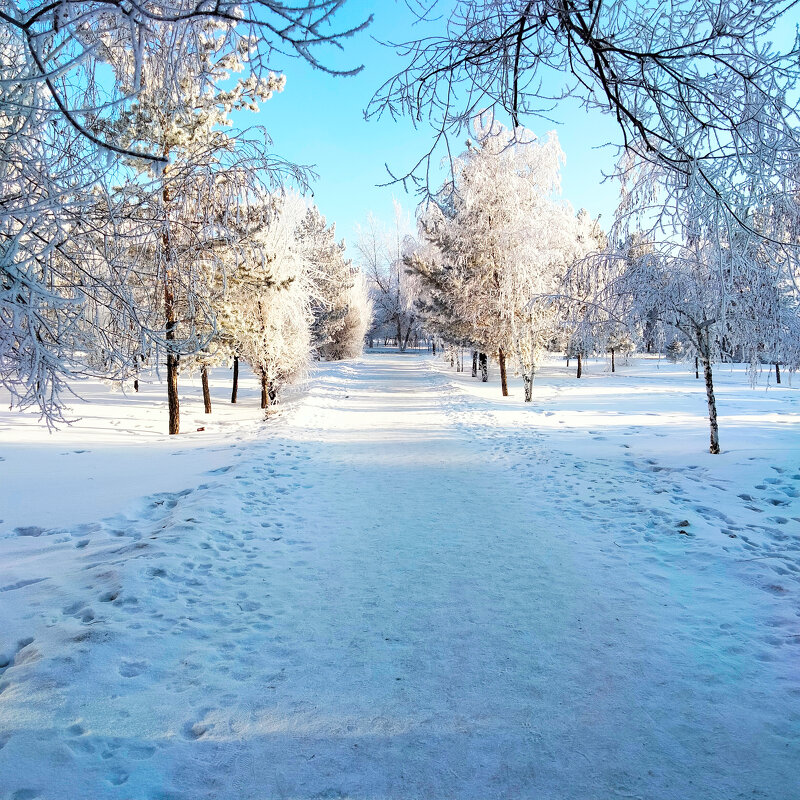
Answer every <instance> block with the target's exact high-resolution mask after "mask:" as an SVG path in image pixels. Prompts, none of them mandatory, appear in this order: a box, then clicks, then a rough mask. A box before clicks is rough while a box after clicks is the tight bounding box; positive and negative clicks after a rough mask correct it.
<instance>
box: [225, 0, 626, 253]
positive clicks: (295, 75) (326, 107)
mask: <svg viewBox="0 0 800 800" xmlns="http://www.w3.org/2000/svg"><path fill="white" fill-rule="evenodd" d="M370 14H373V15H374V22H373V24H372V25H371V26H370V27H369V28H368V30H367V31H365V32H364V33H361V34H359V35H357V36H355V37H353V38H351V39H348V40H345V41H344V50H343V51H342V52H341V53H339V52H336V51H330V52H329V53H328V55H327V57H323V61H324V62H325V63H326V64H328V65H330V66H332V67H337V68H349V67H353V66H358V65H359V64H363V65H364V70H363V71H362V72H361V73H360V74H359V75H357V76H355V77H335V76H331V75H328V74H326V73H324V72H320V71H318V70H314V69H312V68H311V67H310V66H308V65H307V64H305V63H303V62H300V61H298V60H295V59H290V58H276V59H275V63H274V67H275V68H276V70H280V71H282V72H283V73H284V74H285V75H286V76H287V84H286V90H285V91H284V92H283V93H282V94H280V95H276V96H275V97H273V99H271V100H270V101H268V102H267V103H264V104H263V105H262V109H261V111H260V113H259V114H257V115H248V117H249V119H248V120H244V119H242V120H240V122H241V123H247V122H249V123H250V124H253V123H254V124H258V125H263V126H264V127H265V128H266V129H267V131H268V132H269V134H270V136H271V137H272V139H273V142H274V149H275V152H276V153H277V154H278V155H280V156H282V157H284V158H287V159H290V160H292V161H296V162H299V163H304V164H313V165H315V168H316V171H317V173H318V174H319V178H318V180H317V181H316V182H315V184H314V187H313V188H314V201H315V202H316V203H317V205H318V206H319V208H320V210H321V211H322V213H323V214H324V215H325V216H326V217H327V218H328V221H329V222H331V221H335V222H336V231H337V235H338V237H339V238H342V237H344V238H345V239H346V240H347V241H348V242H349V243H352V242H353V241H354V238H355V230H356V225H357V224H358V223H359V222H363V221H364V220H365V219H366V217H367V214H368V213H369V212H370V211H372V212H373V213H374V214H375V215H376V216H377V217H379V218H381V219H385V220H386V221H387V222H389V221H390V220H391V219H392V214H393V212H392V198H393V197H397V199H398V200H399V201H400V202H401V204H402V205H403V207H404V208H405V209H406V210H407V211H408V212H409V213H412V214H413V210H414V207H415V206H416V204H417V202H418V200H417V198H416V196H415V195H414V194H413V193H405V192H404V190H403V187H402V185H399V184H396V185H394V186H389V187H382V188H381V187H379V186H378V184H382V183H386V182H387V180H389V175H388V174H387V172H386V167H385V164H386V163H388V164H389V166H390V167H391V168H392V170H393V171H394V172H395V173H403V172H406V171H407V170H408V169H410V167H411V166H412V165H413V164H414V163H415V162H416V160H417V159H418V158H419V157H420V156H421V155H422V154H423V153H424V152H425V151H427V149H428V147H429V146H430V142H431V132H430V129H427V128H425V127H421V128H417V129H415V128H414V127H413V125H412V124H411V122H410V121H408V120H405V119H401V120H399V121H397V122H393V121H392V120H391V119H389V118H386V119H383V120H380V121H370V122H367V121H365V120H364V115H363V111H364V108H365V106H366V105H367V103H368V102H369V99H370V97H371V96H372V94H373V93H374V91H375V90H376V89H377V88H378V87H379V86H380V85H381V83H382V82H383V81H384V80H385V79H386V78H387V77H389V76H391V75H392V74H394V73H395V72H397V71H399V70H400V69H401V68H402V66H403V61H402V59H400V58H399V57H398V56H397V55H396V54H395V53H394V51H392V50H391V49H389V48H386V47H383V46H381V45H380V44H378V43H377V42H376V41H375V39H378V40H389V41H405V40H407V39H411V38H415V37H416V36H417V35H418V33H417V32H418V31H419V28H414V27H412V21H413V19H412V17H411V14H410V13H409V11H408V9H407V8H406V6H405V2H404V0H383V2H374V1H373V2H369V0H349V1H348V2H347V4H346V6H345V8H344V10H343V13H341V15H339V16H337V20H338V23H339V24H340V26H341V27H343V28H344V27H347V26H348V25H351V24H354V23H356V22H358V21H361V20H363V19H364V18H366V17H368V16H369V15H370ZM425 32H426V33H427V32H428V31H425ZM320 55H321V56H322V53H320ZM553 116H554V117H555V118H556V119H557V120H558V122H559V123H560V124H558V125H554V124H553V123H552V122H548V121H543V120H538V119H527V120H522V122H523V124H525V125H526V126H527V127H529V128H531V129H532V130H534V131H535V132H536V133H537V134H539V135H543V134H545V133H546V132H547V131H549V130H552V129H554V128H555V130H556V131H557V132H558V136H559V139H560V141H561V146H562V148H563V149H564V151H565V152H566V154H567V163H566V166H565V167H564V170H563V173H562V177H563V194H564V197H565V198H566V199H567V200H569V201H570V202H571V203H572V205H573V206H574V207H575V208H576V209H577V208H581V207H583V208H586V209H587V210H588V211H589V212H590V213H591V214H592V215H593V216H597V215H598V214H601V215H602V221H603V222H604V223H605V225H604V227H607V225H608V224H609V223H610V220H611V216H612V214H613V210H614V208H615V206H616V202H617V198H618V188H617V186H616V185H615V184H614V183H613V182H611V181H608V182H606V183H605V184H602V173H603V171H604V170H605V171H608V170H610V169H611V168H612V166H613V162H614V151H613V150H612V149H610V148H602V149H597V148H600V147H601V146H602V145H604V144H605V143H606V142H608V141H610V140H613V139H615V138H616V137H617V131H616V130H615V128H614V125H613V121H612V120H611V119H610V118H609V117H607V116H605V115H603V114H601V113H600V112H596V111H593V112H588V113H587V112H586V111H585V110H583V109H581V108H580V107H579V106H578V104H577V103H564V104H562V105H561V106H559V108H558V109H556V110H555V111H554V112H553ZM463 138H464V139H466V134H465V135H464V137H463ZM458 149H461V148H458Z"/></svg>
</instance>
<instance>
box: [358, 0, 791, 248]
mask: <svg viewBox="0 0 800 800" xmlns="http://www.w3.org/2000/svg"><path fill="white" fill-rule="evenodd" d="M438 5H439V3H438V2H437V0H431V2H423V1H422V0H419V2H418V6H419V17H420V26H424V25H427V26H428V30H430V29H431V28H433V32H432V33H431V35H420V38H418V39H416V40H414V41H411V42H408V43H406V44H403V45H396V47H397V48H398V50H399V52H400V53H401V55H403V56H404V57H405V59H406V66H405V68H404V69H403V70H402V71H401V72H399V73H398V74H396V75H395V76H393V77H392V78H390V79H389V80H387V81H386V83H384V85H383V86H382V87H381V88H380V89H379V90H378V92H377V93H376V94H375V96H374V97H373V99H372V101H371V103H370V105H369V107H368V109H367V112H368V114H369V115H372V116H379V115H381V114H391V115H393V116H394V115H407V116H409V117H410V118H411V119H413V120H414V121H415V124H416V123H421V122H424V123H430V124H431V125H432V126H433V131H434V144H433V146H432V147H431V149H430V150H429V151H428V152H427V153H425V154H424V155H423V156H422V157H421V159H420V160H419V162H418V163H417V164H416V165H415V166H414V167H412V169H411V170H410V171H409V172H408V173H407V174H406V176H405V178H410V179H412V180H415V181H416V182H417V183H418V184H420V185H421V186H422V187H423V188H427V185H428V178H429V176H430V173H431V164H432V161H433V160H434V158H435V157H436V155H437V153H438V152H439V149H438V148H437V145H439V144H443V145H444V147H446V148H447V149H448V151H449V138H450V137H451V136H452V135H459V134H461V132H462V131H463V130H464V129H465V128H466V126H467V125H468V124H469V122H470V120H471V119H472V118H473V117H474V116H475V114H476V113H478V112H483V111H484V110H485V109H487V108H491V109H493V110H494V111H496V112H497V113H499V114H506V115H508V116H509V117H510V119H511V122H512V124H513V126H514V127H516V126H517V125H519V124H520V122H522V121H523V120H524V118H526V117H528V116H529V115H540V116H542V115H543V116H550V115H551V114H552V112H553V109H554V108H557V104H558V102H559V101H560V100H561V99H563V98H564V97H566V96H569V95H572V96H575V97H577V98H579V99H580V100H581V101H582V102H583V104H584V105H585V106H586V107H587V109H599V110H601V111H605V112H607V113H610V114H611V115H612V116H613V117H614V119H615V120H616V122H617V124H618V126H619V130H620V139H619V140H618V142H617V144H619V145H620V146H622V147H624V148H625V149H626V150H627V151H629V152H630V153H631V154H632V155H633V156H635V159H636V160H637V161H645V162H649V163H651V164H654V165H657V167H658V169H659V171H660V173H661V179H662V182H663V185H664V188H665V190H666V193H667V198H666V202H662V203H661V204H660V206H659V207H658V209H654V212H655V216H657V217H660V216H663V215H667V216H670V217H674V216H675V215H676V214H679V213H681V207H680V203H677V204H674V203H673V204H670V202H669V199H670V197H672V196H673V195H674V194H675V193H680V192H682V191H683V190H684V189H685V188H686V187H687V185H690V184H691V185H693V186H696V187H697V188H698V189H699V190H700V192H701V193H702V195H703V202H704V203H706V204H708V205H711V206H714V207H715V209H716V210H717V213H718V214H719V215H720V216H721V217H723V218H724V219H725V221H726V224H729V225H733V226H745V227H747V226H748V225H749V221H748V219H747V216H746V212H745V210H746V209H747V208H748V207H750V206H752V205H753V204H759V205H762V204H767V203H769V204H772V205H780V204H782V203H783V202H789V203H794V202H795V198H796V196H797V188H798V182H797V176H796V175H795V174H794V172H793V171H792V170H791V169H790V168H791V167H792V165H793V164H794V163H796V157H797V155H798V151H800V125H798V113H797V96H798V95H797V92H796V91H795V87H796V84H797V79H798V74H800V64H798V58H797V55H798V53H797V46H796V43H795V42H794V41H792V42H790V43H789V46H788V48H787V49H786V50H785V51H782V50H779V49H777V48H776V47H774V46H773V45H772V44H770V42H774V41H779V40H780V39H781V32H782V29H784V30H785V29H788V28H792V29H793V26H794V22H795V20H794V19H793V18H792V11H793V10H794V9H796V2H795V0H703V1H702V2H695V0H672V1H671V2H669V3H661V2H657V0H644V2H640V3H628V2H625V0H605V1H604V0H457V1H456V2H455V3H454V4H453V6H452V7H451V8H452V10H451V11H449V12H445V14H446V16H445V21H444V23H443V25H444V29H443V30H442V29H441V26H442V22H441V21H440V20H439V18H438V17H437V16H436V15H435V14H432V13H430V12H431V10H432V8H433V7H436V6H438ZM437 26H438V27H437ZM426 33H427V31H426ZM546 86H555V89H554V90H552V91H550V92H547V91H546V89H545V88H544V87H546ZM762 233H764V235H767V234H766V232H762ZM768 235H770V236H773V237H777V238H779V240H780V241H781V242H782V243H784V244H787V243H788V244H791V243H792V242H790V241H789V239H788V238H786V237H784V238H781V237H780V235H779V233H778V232H777V231H771V232H770V233H769V234H768Z"/></svg>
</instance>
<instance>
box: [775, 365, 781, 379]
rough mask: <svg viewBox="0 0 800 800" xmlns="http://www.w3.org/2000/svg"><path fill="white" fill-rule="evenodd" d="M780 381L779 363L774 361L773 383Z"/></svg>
mask: <svg viewBox="0 0 800 800" xmlns="http://www.w3.org/2000/svg"><path fill="white" fill-rule="evenodd" d="M780 382H781V365H780V364H779V363H778V362H777V361H776V362H775V383H780Z"/></svg>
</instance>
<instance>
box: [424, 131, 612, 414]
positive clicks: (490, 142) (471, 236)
mask: <svg viewBox="0 0 800 800" xmlns="http://www.w3.org/2000/svg"><path fill="white" fill-rule="evenodd" d="M474 132H475V142H470V143H469V146H468V150H467V152H466V153H464V155H463V156H461V157H460V158H459V159H457V160H456V162H455V163H454V182H453V184H452V185H446V186H445V187H444V188H443V190H442V191H441V192H440V193H439V194H438V195H437V200H438V202H437V203H436V204H434V203H429V204H427V205H426V206H425V207H424V209H423V211H422V213H421V214H420V218H419V219H420V232H421V235H422V236H423V237H424V238H426V239H427V241H428V243H429V245H430V246H431V247H432V248H433V250H434V253H435V251H438V254H436V255H434V256H433V258H431V257H430V256H428V257H427V258H426V257H425V255H424V254H423V253H420V254H418V255H417V258H416V261H412V267H414V268H415V269H416V270H417V271H418V273H419V274H420V275H421V276H422V279H423V284H424V285H425V286H426V288H427V291H428V294H429V295H430V297H431V301H430V302H429V303H428V309H430V312H434V313H435V312H436V311H438V319H437V318H434V319H433V320H432V323H431V324H432V325H434V326H438V327H437V330H438V331H439V332H440V335H442V336H443V338H445V339H447V340H449V341H451V342H452V341H454V340H455V341H454V343H456V344H462V343H470V344H474V345H476V346H477V348H478V349H480V350H484V351H488V352H495V353H497V356H498V362H499V364H500V376H501V386H502V389H503V394H504V395H505V394H507V391H508V390H507V381H506V358H507V356H509V355H510V356H512V357H513V358H514V359H515V362H516V368H517V371H518V372H519V373H520V374H521V375H522V378H523V384H524V389H525V400H526V401H528V402H530V400H531V399H532V395H533V382H534V376H535V372H536V369H537V367H538V365H539V364H540V363H541V359H542V355H543V353H544V352H545V349H546V347H547V345H548V343H549V342H550V341H551V340H552V338H553V335H554V330H555V327H556V310H557V308H558V306H557V305H556V304H554V303H552V302H537V299H538V298H543V297H547V298H551V297H552V296H553V295H554V294H556V293H557V292H558V290H559V287H560V286H561V283H562V281H563V278H564V276H565V274H566V273H567V270H568V268H569V266H570V265H571V264H572V263H573V262H574V261H575V260H576V259H577V258H579V257H581V256H582V255H584V254H585V252H586V251H587V250H588V249H589V248H591V247H593V246H595V245H596V241H595V239H594V238H593V237H592V236H591V235H590V234H591V233H592V232H593V231H594V223H593V221H591V220H590V219H589V217H588V215H587V214H581V215H579V216H578V217H577V218H576V217H575V216H574V215H573V213H572V210H571V209H570V207H569V206H568V205H567V204H566V203H563V202H562V201H560V200H559V198H558V191H559V188H560V179H559V169H560V165H561V163H562V161H563V158H564V154H563V152H562V151H561V148H560V146H559V144H558V139H557V137H556V136H555V134H549V135H548V137H547V138H546V139H545V140H538V139H537V138H536V137H535V135H534V134H533V133H532V132H530V131H526V130H523V129H521V128H520V129H517V130H516V131H509V130H507V129H506V128H504V127H503V126H501V125H499V124H498V123H496V122H494V123H493V122H491V121H489V120H488V119H487V118H479V119H476V120H475V122H474ZM430 312H429V313H430Z"/></svg>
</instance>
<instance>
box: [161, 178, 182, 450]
mask: <svg viewBox="0 0 800 800" xmlns="http://www.w3.org/2000/svg"><path fill="white" fill-rule="evenodd" d="M161 199H162V201H163V203H164V214H165V221H164V230H163V232H162V234H161V247H162V256H163V258H164V263H165V264H166V265H167V266H166V269H165V270H164V322H165V325H166V330H165V338H166V340H167V405H168V407H169V435H170V436H173V435H175V434H177V433H179V432H180V418H181V410H180V400H179V398H178V364H179V356H178V354H177V353H176V352H175V345H174V342H175V328H176V327H177V326H178V316H177V314H176V312H175V293H174V291H173V288H172V271H171V269H170V266H169V265H170V263H171V260H172V243H171V242H170V237H169V224H168V217H167V216H166V215H167V207H168V205H169V200H170V197H169V189H168V188H167V187H166V186H165V187H164V189H163V190H162V192H161Z"/></svg>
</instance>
